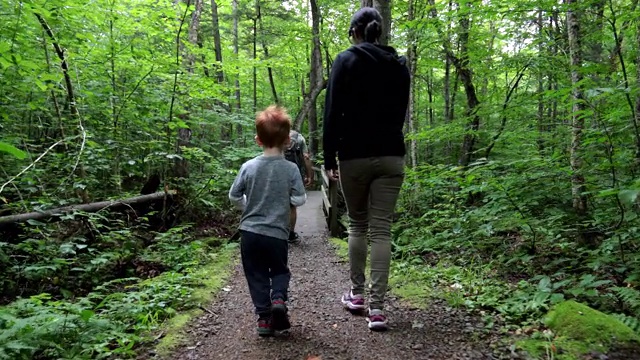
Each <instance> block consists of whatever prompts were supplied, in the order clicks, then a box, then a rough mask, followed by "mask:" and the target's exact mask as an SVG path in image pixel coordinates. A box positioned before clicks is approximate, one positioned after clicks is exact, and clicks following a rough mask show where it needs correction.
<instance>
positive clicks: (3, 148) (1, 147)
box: [0, 141, 27, 160]
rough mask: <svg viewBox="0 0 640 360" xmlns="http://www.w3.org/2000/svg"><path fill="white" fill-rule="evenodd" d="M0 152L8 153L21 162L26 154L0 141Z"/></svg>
mask: <svg viewBox="0 0 640 360" xmlns="http://www.w3.org/2000/svg"><path fill="white" fill-rule="evenodd" d="M0 151H3V152H6V153H9V154H11V155H13V156H15V157H17V158H18V159H20V160H22V159H24V158H26V157H27V153H25V152H24V151H22V150H20V149H18V148H17V147H15V146H13V145H11V144H7V143H5V142H2V141H0Z"/></svg>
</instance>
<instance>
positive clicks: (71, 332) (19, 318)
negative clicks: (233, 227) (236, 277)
mask: <svg viewBox="0 0 640 360" xmlns="http://www.w3.org/2000/svg"><path fill="white" fill-rule="evenodd" d="M234 249H235V246H227V247H225V248H223V249H221V250H219V251H220V254H219V255H218V256H214V257H213V258H211V259H207V258H208V256H207V255H206V253H207V252H208V251H209V250H210V249H206V248H197V247H195V244H192V246H183V247H182V249H181V251H182V252H183V253H184V254H185V255H187V254H188V255H189V256H190V257H192V258H194V259H197V260H195V261H193V262H192V263H191V264H182V265H185V268H184V269H183V270H178V271H173V270H172V271H168V272H165V273H163V274H161V275H159V276H157V277H155V278H152V279H147V280H141V279H139V278H122V279H117V280H113V281H109V282H105V283H104V284H102V285H101V286H99V287H97V288H96V289H95V290H94V291H93V292H91V293H89V294H87V295H86V296H85V297H80V298H78V299H75V300H56V299H53V298H52V297H51V296H50V295H49V294H46V293H42V294H39V295H36V296H32V297H30V298H28V299H21V300H18V301H15V302H13V303H12V304H11V305H9V306H6V307H4V308H0V329H1V330H2V335H1V336H0V358H11V359H31V358H33V356H35V355H36V354H37V355H38V356H43V357H46V358H82V359H89V358H91V359H102V358H108V357H110V356H114V355H116V356H119V357H131V356H133V355H135V347H136V346H137V345H138V344H139V343H140V342H141V341H144V340H148V337H149V336H150V335H151V334H152V333H150V331H152V330H155V329H158V328H159V327H160V326H161V325H162V323H163V321H164V320H165V319H168V318H171V317H173V316H175V315H176V313H177V311H184V310H185V309H190V308H193V307H195V306H200V305H201V303H202V301H206V300H208V298H207V297H206V296H205V297H203V294H202V293H201V291H199V290H198V289H197V288H198V287H200V286H204V287H205V292H206V293H209V294H211V292H212V291H216V290H217V289H218V288H219V287H220V281H221V279H222V278H223V277H224V275H225V273H226V268H227V267H228V265H229V260H230V259H231V257H230V254H231V252H233V251H234ZM208 262H210V263H211V264H212V265H211V269H215V270H217V271H215V272H211V271H204V270H201V269H199V268H197V267H194V266H201V265H203V264H206V263H208ZM211 269H210V270H211ZM205 276H206V278H205ZM174 331H175V329H174Z"/></svg>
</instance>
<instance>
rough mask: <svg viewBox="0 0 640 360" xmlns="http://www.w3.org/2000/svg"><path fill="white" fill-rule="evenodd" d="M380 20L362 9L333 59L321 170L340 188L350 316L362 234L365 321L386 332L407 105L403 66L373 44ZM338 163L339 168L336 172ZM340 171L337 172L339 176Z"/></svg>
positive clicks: (359, 305) (360, 292)
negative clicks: (344, 206)
mask: <svg viewBox="0 0 640 360" xmlns="http://www.w3.org/2000/svg"><path fill="white" fill-rule="evenodd" d="M381 34H382V17H381V16H380V13H379V12H378V11H377V10H375V9H374V8H370V7H365V8H362V9H360V10H359V11H358V12H356V13H355V14H354V15H353V17H352V19H351V26H350V28H349V37H350V38H351V41H352V43H353V46H351V47H350V48H349V49H347V50H345V51H343V52H341V53H340V54H338V56H337V57H336V59H335V61H334V63H333V67H332V69H331V74H330V77H329V83H328V84H327V94H326V100H325V101H326V102H325V114H324V129H323V131H324V134H323V135H324V136H323V148H324V162H325V164H324V166H325V170H326V172H327V175H328V176H329V177H330V178H331V179H333V180H339V181H340V183H341V185H342V191H343V194H344V198H345V202H346V204H347V211H348V214H349V264H350V268H351V270H350V272H351V288H350V289H349V291H347V292H346V293H345V294H344V295H343V296H342V299H341V301H342V303H343V304H344V306H345V307H346V308H347V309H348V310H350V311H358V312H360V311H363V310H365V301H364V300H365V299H364V290H365V274H364V270H365V264H366V260H367V238H366V235H367V232H369V235H370V238H371V282H372V288H371V294H370V299H369V308H368V312H367V321H368V324H369V325H368V326H369V329H371V330H386V329H387V317H386V315H385V313H384V311H383V310H384V296H385V293H386V290H387V283H388V278H389V264H390V259H391V232H390V230H391V221H392V216H393V212H394V209H395V206H396V201H397V199H398V195H399V193H400V188H401V186H402V182H403V181H404V156H405V146H404V135H403V133H402V127H403V124H404V119H405V114H406V111H407V106H408V102H409V86H410V85H409V84H410V75H409V69H408V68H407V65H406V59H405V58H404V57H403V56H398V54H397V53H396V50H395V49H394V48H393V47H391V46H384V45H381V44H379V43H378V39H379V38H380V35H381ZM336 155H337V157H338V159H339V161H340V164H339V165H338V163H337V161H336ZM338 169H339V171H338Z"/></svg>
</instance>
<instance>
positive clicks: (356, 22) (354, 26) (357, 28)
mask: <svg viewBox="0 0 640 360" xmlns="http://www.w3.org/2000/svg"><path fill="white" fill-rule="evenodd" d="M354 33H357V34H359V35H360V36H361V37H362V38H363V39H364V41H366V42H369V43H374V42H376V41H378V39H379V38H380V35H382V16H381V15H380V13H379V12H378V10H376V9H374V8H372V7H363V8H362V9H360V10H358V11H357V12H356V13H355V14H353V17H352V18H351V25H350V26H349V36H351V35H353V34H354Z"/></svg>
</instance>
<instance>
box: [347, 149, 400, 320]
mask: <svg viewBox="0 0 640 360" xmlns="http://www.w3.org/2000/svg"><path fill="white" fill-rule="evenodd" d="M339 170H340V185H341V186H342V193H343V194H344V199H345V202H346V204H347V212H348V215H349V265H350V267H351V290H352V291H353V294H354V295H357V294H364V289H365V273H364V272H365V266H366V263H367V248H368V244H367V233H368V235H369V238H370V240H371V296H370V300H369V307H370V308H371V309H383V306H384V297H385V294H386V292H387V283H388V280H389V264H390V262H391V222H392V220H393V214H394V209H395V206H396V202H397V200H398V195H399V194H400V188H401V187H402V182H403V181H404V157H399V156H383V157H371V158H364V159H353V160H346V161H340V169H339Z"/></svg>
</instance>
